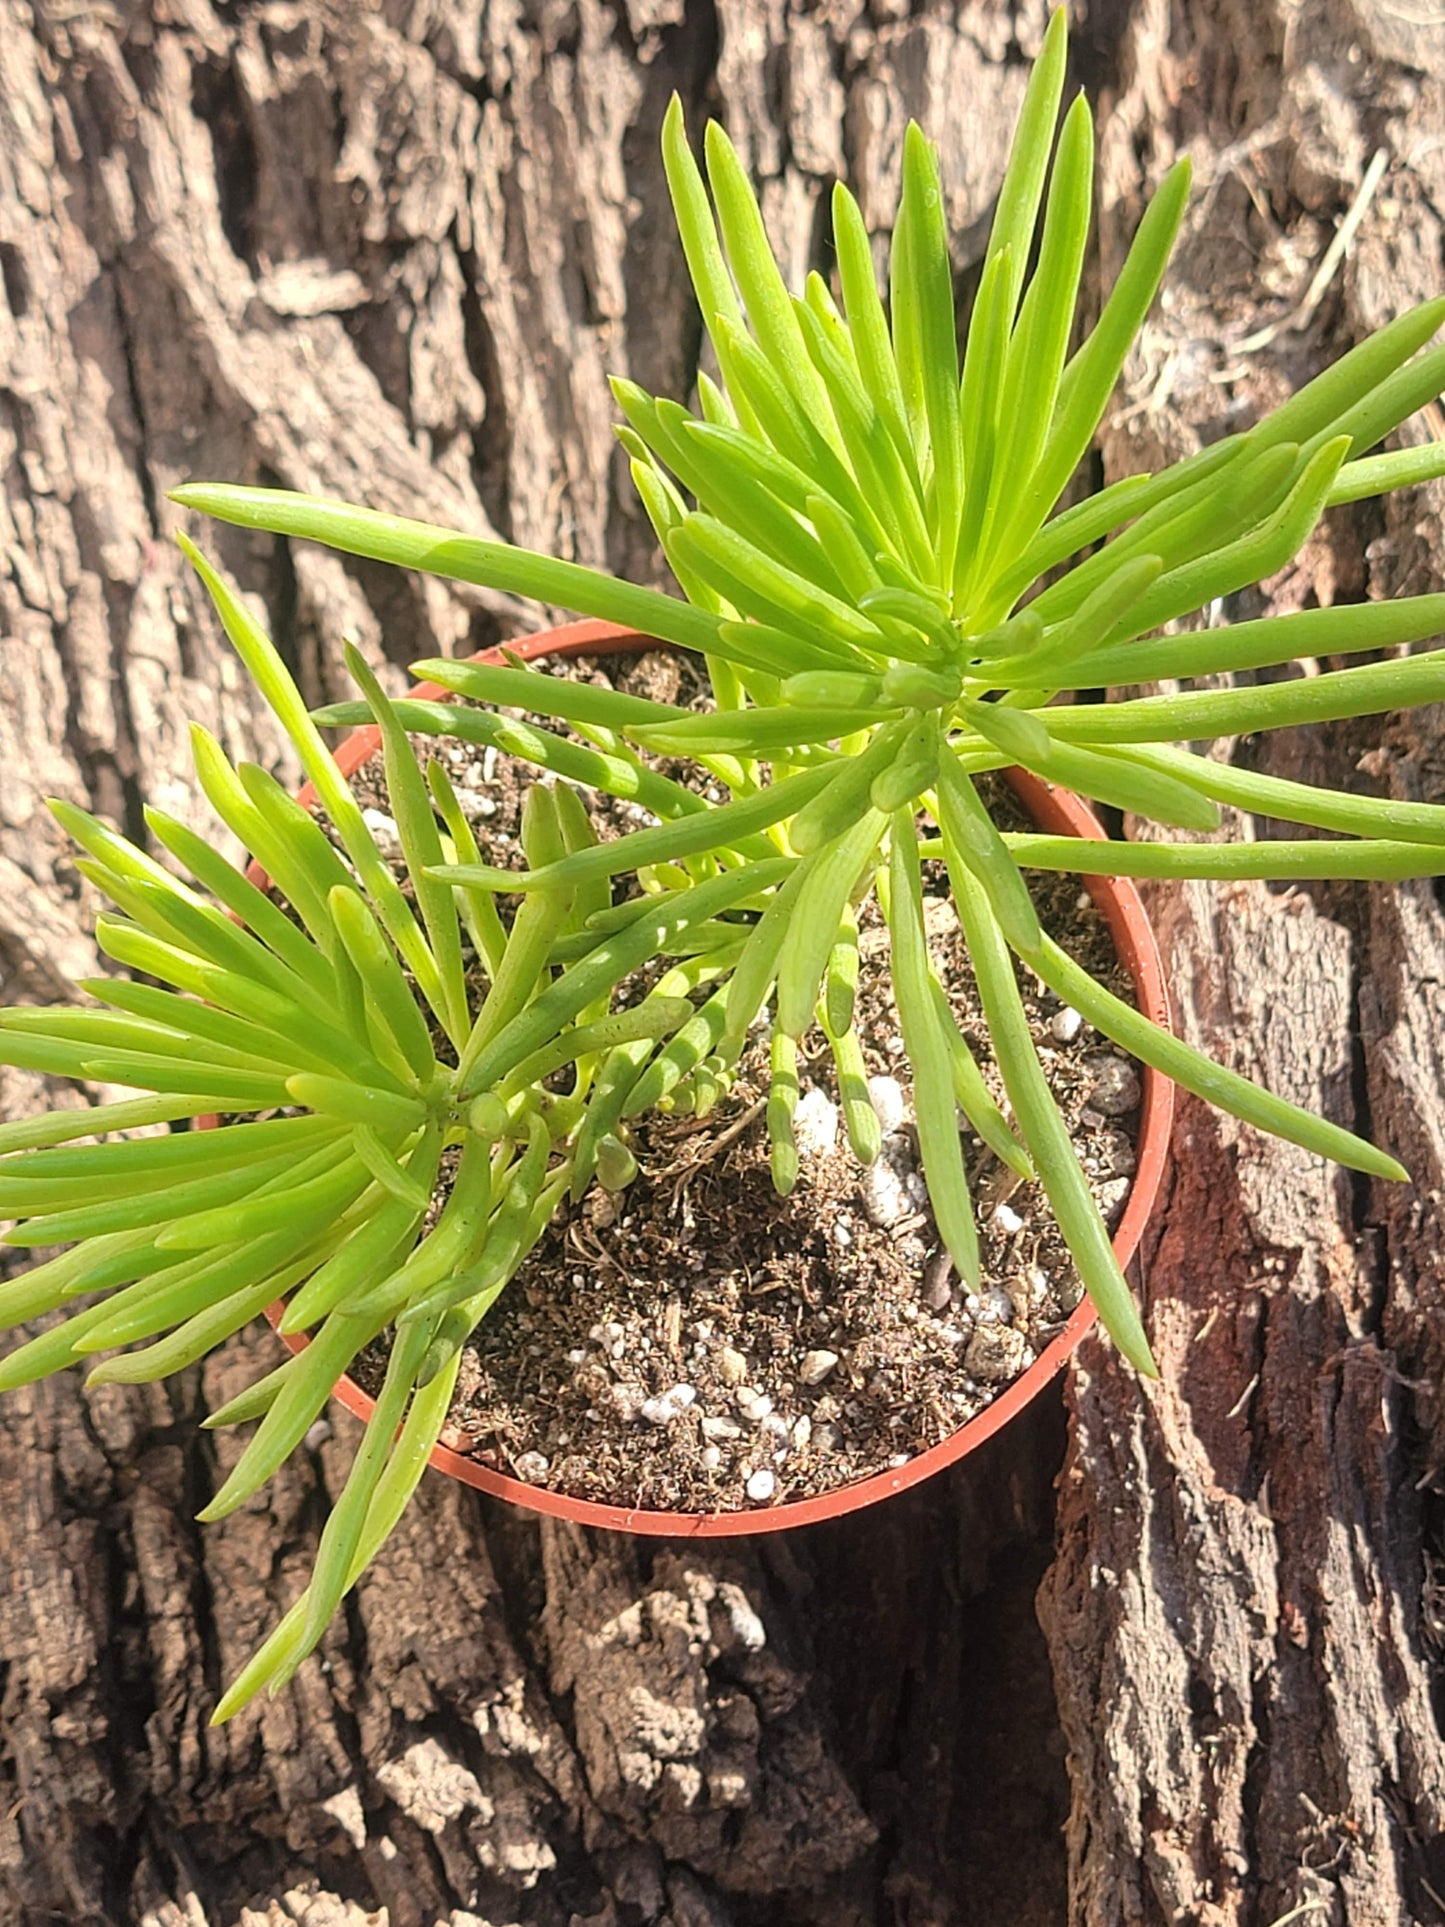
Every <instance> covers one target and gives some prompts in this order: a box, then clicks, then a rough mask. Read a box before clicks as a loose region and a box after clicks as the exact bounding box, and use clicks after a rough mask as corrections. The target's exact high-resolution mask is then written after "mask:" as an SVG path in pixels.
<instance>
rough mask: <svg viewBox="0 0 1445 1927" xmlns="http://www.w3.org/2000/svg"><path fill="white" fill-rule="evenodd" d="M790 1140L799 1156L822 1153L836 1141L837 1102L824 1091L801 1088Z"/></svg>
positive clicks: (835, 1144)
mask: <svg viewBox="0 0 1445 1927" xmlns="http://www.w3.org/2000/svg"><path fill="white" fill-rule="evenodd" d="M793 1140H794V1142H795V1143H796V1145H797V1147H798V1155H799V1156H800V1157H823V1156H826V1154H827V1153H828V1152H829V1151H832V1150H834V1149H835V1148H836V1146H837V1143H838V1106H837V1105H836V1104H835V1103H834V1102H833V1100H832V1098H831V1097H829V1095H828V1093H827V1092H826V1091H822V1090H819V1089H817V1088H816V1086H815V1087H814V1088H813V1089H812V1090H808V1091H804V1093H803V1095H802V1096H801V1097H800V1098H799V1099H798V1108H797V1109H796V1110H795V1111H794V1113H793Z"/></svg>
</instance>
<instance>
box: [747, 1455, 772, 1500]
mask: <svg viewBox="0 0 1445 1927" xmlns="http://www.w3.org/2000/svg"><path fill="white" fill-rule="evenodd" d="M777 1489H778V1475H777V1473H776V1472H774V1471H772V1470H771V1469H770V1468H769V1467H768V1466H766V1465H765V1466H763V1467H762V1468H761V1469H760V1470H759V1471H757V1472H753V1473H750V1474H749V1475H748V1482H747V1485H746V1486H745V1487H744V1490H745V1491H746V1493H747V1495H748V1497H749V1498H750V1499H753V1500H756V1501H757V1503H758V1504H760V1505H761V1504H763V1503H764V1502H765V1501H766V1500H768V1499H771V1498H772V1496H773V1494H774V1493H775V1492H776V1491H777Z"/></svg>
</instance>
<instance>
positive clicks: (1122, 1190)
mask: <svg viewBox="0 0 1445 1927" xmlns="http://www.w3.org/2000/svg"><path fill="white" fill-rule="evenodd" d="M1132 1182H1133V1181H1132V1179H1130V1178H1110V1179H1109V1181H1108V1183H1107V1184H1101V1185H1100V1186H1099V1191H1098V1198H1099V1211H1100V1214H1101V1215H1102V1217H1103V1220H1104V1222H1105V1224H1108V1225H1112V1224H1113V1223H1114V1221H1115V1220H1116V1219H1117V1218H1118V1217H1119V1215H1120V1213H1121V1212H1122V1211H1123V1209H1124V1201H1125V1199H1126V1198H1127V1197H1128V1195H1129V1192H1130V1189H1131V1187H1132Z"/></svg>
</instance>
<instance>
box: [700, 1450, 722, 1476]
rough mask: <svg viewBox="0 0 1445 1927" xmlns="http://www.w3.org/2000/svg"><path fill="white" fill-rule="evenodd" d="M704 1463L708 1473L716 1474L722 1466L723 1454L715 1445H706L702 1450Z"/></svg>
mask: <svg viewBox="0 0 1445 1927" xmlns="http://www.w3.org/2000/svg"><path fill="white" fill-rule="evenodd" d="M702 1462H703V1466H704V1468H705V1469H706V1470H707V1471H709V1472H716V1471H717V1469H718V1467H719V1466H720V1465H721V1464H722V1453H721V1452H719V1451H718V1449H717V1447H716V1446H715V1445H705V1446H704V1447H703V1448H702Z"/></svg>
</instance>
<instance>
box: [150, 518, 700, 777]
mask: <svg viewBox="0 0 1445 1927" xmlns="http://www.w3.org/2000/svg"><path fill="white" fill-rule="evenodd" d="M171 500H172V501H173V502H176V503H178V504H179V505H180V507H182V508H191V509H197V510H199V511H200V513H201V514H203V515H213V516H215V518H216V519H217V520H218V521H221V522H234V523H236V524H237V525H238V526H240V527H241V528H250V529H268V530H270V531H271V532H272V533H273V534H275V535H290V536H300V537H302V538H304V539H308V540H310V541H313V542H322V543H325V544H326V545H327V547H329V548H333V549H341V550H342V551H344V552H345V553H346V554H348V555H364V556H368V557H369V558H370V559H371V560H372V561H375V562H391V563H394V564H395V565H396V566H397V567H398V568H403V569H420V570H422V571H423V573H425V574H428V575H440V576H448V577H450V578H451V579H452V580H453V581H457V582H476V583H480V584H481V585H483V586H484V587H486V588H491V589H502V590H505V591H508V592H509V593H511V594H513V595H524V596H531V597H533V598H534V599H535V600H536V601H538V602H546V603H554V604H556V605H557V607H559V608H563V609H575V610H576V611H577V613H578V614H579V615H585V616H598V617H600V618H601V619H602V620H603V621H604V622H617V623H621V625H622V626H623V628H625V629H636V630H639V631H640V632H641V633H642V634H643V635H646V636H657V637H659V638H660V639H661V640H662V641H664V642H675V643H677V644H678V645H679V646H680V647H681V648H683V649H704V650H705V649H710V648H711V647H712V646H713V640H714V638H715V636H716V634H717V619H716V617H713V616H708V615H707V614H705V613H704V612H703V611H702V610H699V609H692V608H689V606H688V605H687V603H685V602H677V601H675V600H674V599H673V598H672V597H671V596H665V595H659V594H658V593H657V591H656V590H655V589H639V588H637V587H635V586H634V585H633V584H632V583H630V582H619V581H618V580H617V579H616V578H615V577H613V576H610V575H604V574H603V573H602V572H601V571H600V570H597V569H584V568H581V567H579V565H578V564H577V563H575V562H557V561H554V560H553V559H552V557H551V556H546V555H536V554H533V553H532V552H531V551H530V550H527V549H514V548H511V547H509V546H508V545H507V544H505V543H502V542H482V541H478V540H476V539H475V538H474V537H470V536H465V535H458V534H457V533H456V532H455V530H453V529H442V528H434V527H433V526H432V525H431V524H430V523H427V522H412V521H408V520H406V519H404V518H403V517H401V516H397V515H380V514H378V513H376V512H375V511H374V510H371V509H363V508H353V507H352V506H351V505H350V504H348V503H345V502H324V501H318V500H317V499H315V498H314V497H312V496H307V495H297V494H294V493H292V492H291V491H290V490H288V489H267V488H241V487H238V486H232V485H229V484H225V483H217V482H188V483H186V484H185V485H184V486H183V487H181V488H178V489H174V490H172V492H171ZM309 773H310V772H309V770H308V774H309ZM328 807H329V802H328Z"/></svg>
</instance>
